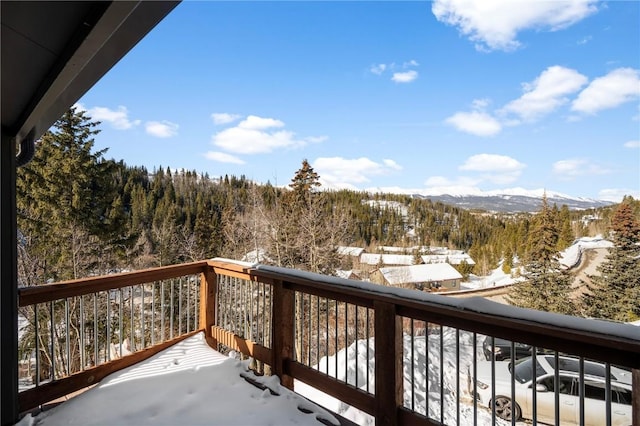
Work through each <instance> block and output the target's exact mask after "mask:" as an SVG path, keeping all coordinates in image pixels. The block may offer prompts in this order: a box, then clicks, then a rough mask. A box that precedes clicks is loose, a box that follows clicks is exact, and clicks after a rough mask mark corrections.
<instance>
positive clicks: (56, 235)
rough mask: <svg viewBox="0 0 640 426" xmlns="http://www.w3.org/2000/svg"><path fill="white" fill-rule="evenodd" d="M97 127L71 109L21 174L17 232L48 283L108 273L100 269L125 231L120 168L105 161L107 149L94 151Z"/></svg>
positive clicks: (46, 137) (38, 145)
mask: <svg viewBox="0 0 640 426" xmlns="http://www.w3.org/2000/svg"><path fill="white" fill-rule="evenodd" d="M98 124H99V123H97V122H93V121H91V119H90V117H88V116H87V115H85V113H84V111H80V110H77V109H75V108H71V109H70V110H69V111H67V112H66V113H65V114H64V116H63V117H62V118H61V119H59V120H58V121H56V123H55V124H54V126H53V128H52V130H50V131H48V132H46V133H45V134H44V135H43V136H42V138H41V139H40V140H39V141H38V142H37V145H36V151H35V155H34V158H33V160H32V161H31V162H30V163H29V164H28V165H27V166H25V167H22V168H20V169H19V170H18V173H17V182H16V186H17V194H18V196H17V205H18V227H19V229H20V232H21V233H22V235H24V236H25V238H27V239H28V241H29V247H30V250H31V258H32V259H37V260H38V262H40V268H41V272H42V274H41V276H42V278H43V279H45V280H48V279H54V280H62V279H70V278H79V277H81V276H86V275H88V274H89V273H95V272H104V271H96V270H95V268H96V267H97V266H98V265H99V263H100V262H101V261H102V260H103V259H104V258H105V256H102V252H103V251H104V249H105V248H106V247H108V246H109V245H110V244H111V243H113V239H114V238H115V237H114V236H115V235H117V234H118V233H119V231H120V229H121V228H122V225H123V215H124V211H123V205H122V203H121V202H120V201H118V200H117V197H116V193H115V188H114V185H113V183H114V182H113V172H114V169H115V164H114V163H113V162H112V161H105V160H103V158H102V156H103V155H104V153H105V151H106V150H102V151H97V152H93V145H94V140H93V136H94V135H95V134H97V133H98V130H96V129H95V127H96V126H97V125H98ZM110 248H112V247H110ZM104 267H106V266H105V265H103V268H104ZM25 284H27V283H25ZM33 284H35V283H33Z"/></svg>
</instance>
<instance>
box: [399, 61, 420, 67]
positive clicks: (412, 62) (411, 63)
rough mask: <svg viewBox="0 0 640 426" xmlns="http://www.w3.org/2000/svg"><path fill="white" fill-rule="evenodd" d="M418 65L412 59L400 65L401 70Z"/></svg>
mask: <svg viewBox="0 0 640 426" xmlns="http://www.w3.org/2000/svg"><path fill="white" fill-rule="evenodd" d="M419 65H420V64H419V63H418V61H416V60H415V59H412V60H410V61H407V62H405V63H404V64H402V68H411V67H417V66H419Z"/></svg>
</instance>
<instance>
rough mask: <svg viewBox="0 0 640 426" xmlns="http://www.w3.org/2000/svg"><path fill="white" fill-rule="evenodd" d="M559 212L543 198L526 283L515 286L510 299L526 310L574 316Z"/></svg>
mask: <svg viewBox="0 0 640 426" xmlns="http://www.w3.org/2000/svg"><path fill="white" fill-rule="evenodd" d="M555 216H556V215H555V213H554V210H553V209H552V208H550V207H549V205H548V203H547V197H546V194H545V195H544V196H543V198H542V209H541V211H540V212H539V213H538V214H537V215H536V217H535V220H534V223H533V232H532V233H530V238H531V240H530V251H529V253H528V258H527V263H526V266H525V271H524V272H523V276H524V277H525V278H526V281H525V282H524V283H521V284H517V285H515V286H513V287H512V290H511V291H510V293H509V295H508V297H507V300H508V301H509V303H511V304H513V305H516V306H520V307H523V308H531V309H536V310H539V311H547V312H557V313H563V314H574V313H575V307H574V305H575V304H574V302H573V300H572V299H571V276H570V275H569V274H568V273H567V272H565V271H563V270H562V268H561V266H560V263H559V262H558V252H557V250H556V247H557V243H558V229H557V226H556V221H555Z"/></svg>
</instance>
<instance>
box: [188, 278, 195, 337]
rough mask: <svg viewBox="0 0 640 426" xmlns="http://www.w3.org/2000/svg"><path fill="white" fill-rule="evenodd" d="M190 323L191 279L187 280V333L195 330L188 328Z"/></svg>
mask: <svg viewBox="0 0 640 426" xmlns="http://www.w3.org/2000/svg"><path fill="white" fill-rule="evenodd" d="M190 323H191V277H189V278H187V328H186V330H187V333H189V332H190V331H192V330H195V329H196V327H195V326H194V327H193V328H189V324H190Z"/></svg>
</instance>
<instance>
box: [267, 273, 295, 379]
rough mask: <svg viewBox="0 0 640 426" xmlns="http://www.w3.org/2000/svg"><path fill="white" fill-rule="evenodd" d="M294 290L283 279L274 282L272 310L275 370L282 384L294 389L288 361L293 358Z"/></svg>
mask: <svg viewBox="0 0 640 426" xmlns="http://www.w3.org/2000/svg"><path fill="white" fill-rule="evenodd" d="M294 313H295V298H294V291H293V290H290V289H288V288H285V287H284V283H283V282H282V281H281V280H276V281H275V282H274V283H273V308H272V310H271V315H272V318H271V327H272V330H271V335H272V336H273V342H272V349H271V354H272V357H273V361H272V363H271V366H272V368H273V372H274V373H275V374H276V375H277V376H278V377H279V378H280V384H282V386H284V387H286V388H288V389H291V390H293V377H291V376H290V375H289V374H287V373H288V372H287V370H286V362H287V361H289V360H292V359H293V343H294V342H293V339H294V336H293V328H294Z"/></svg>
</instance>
